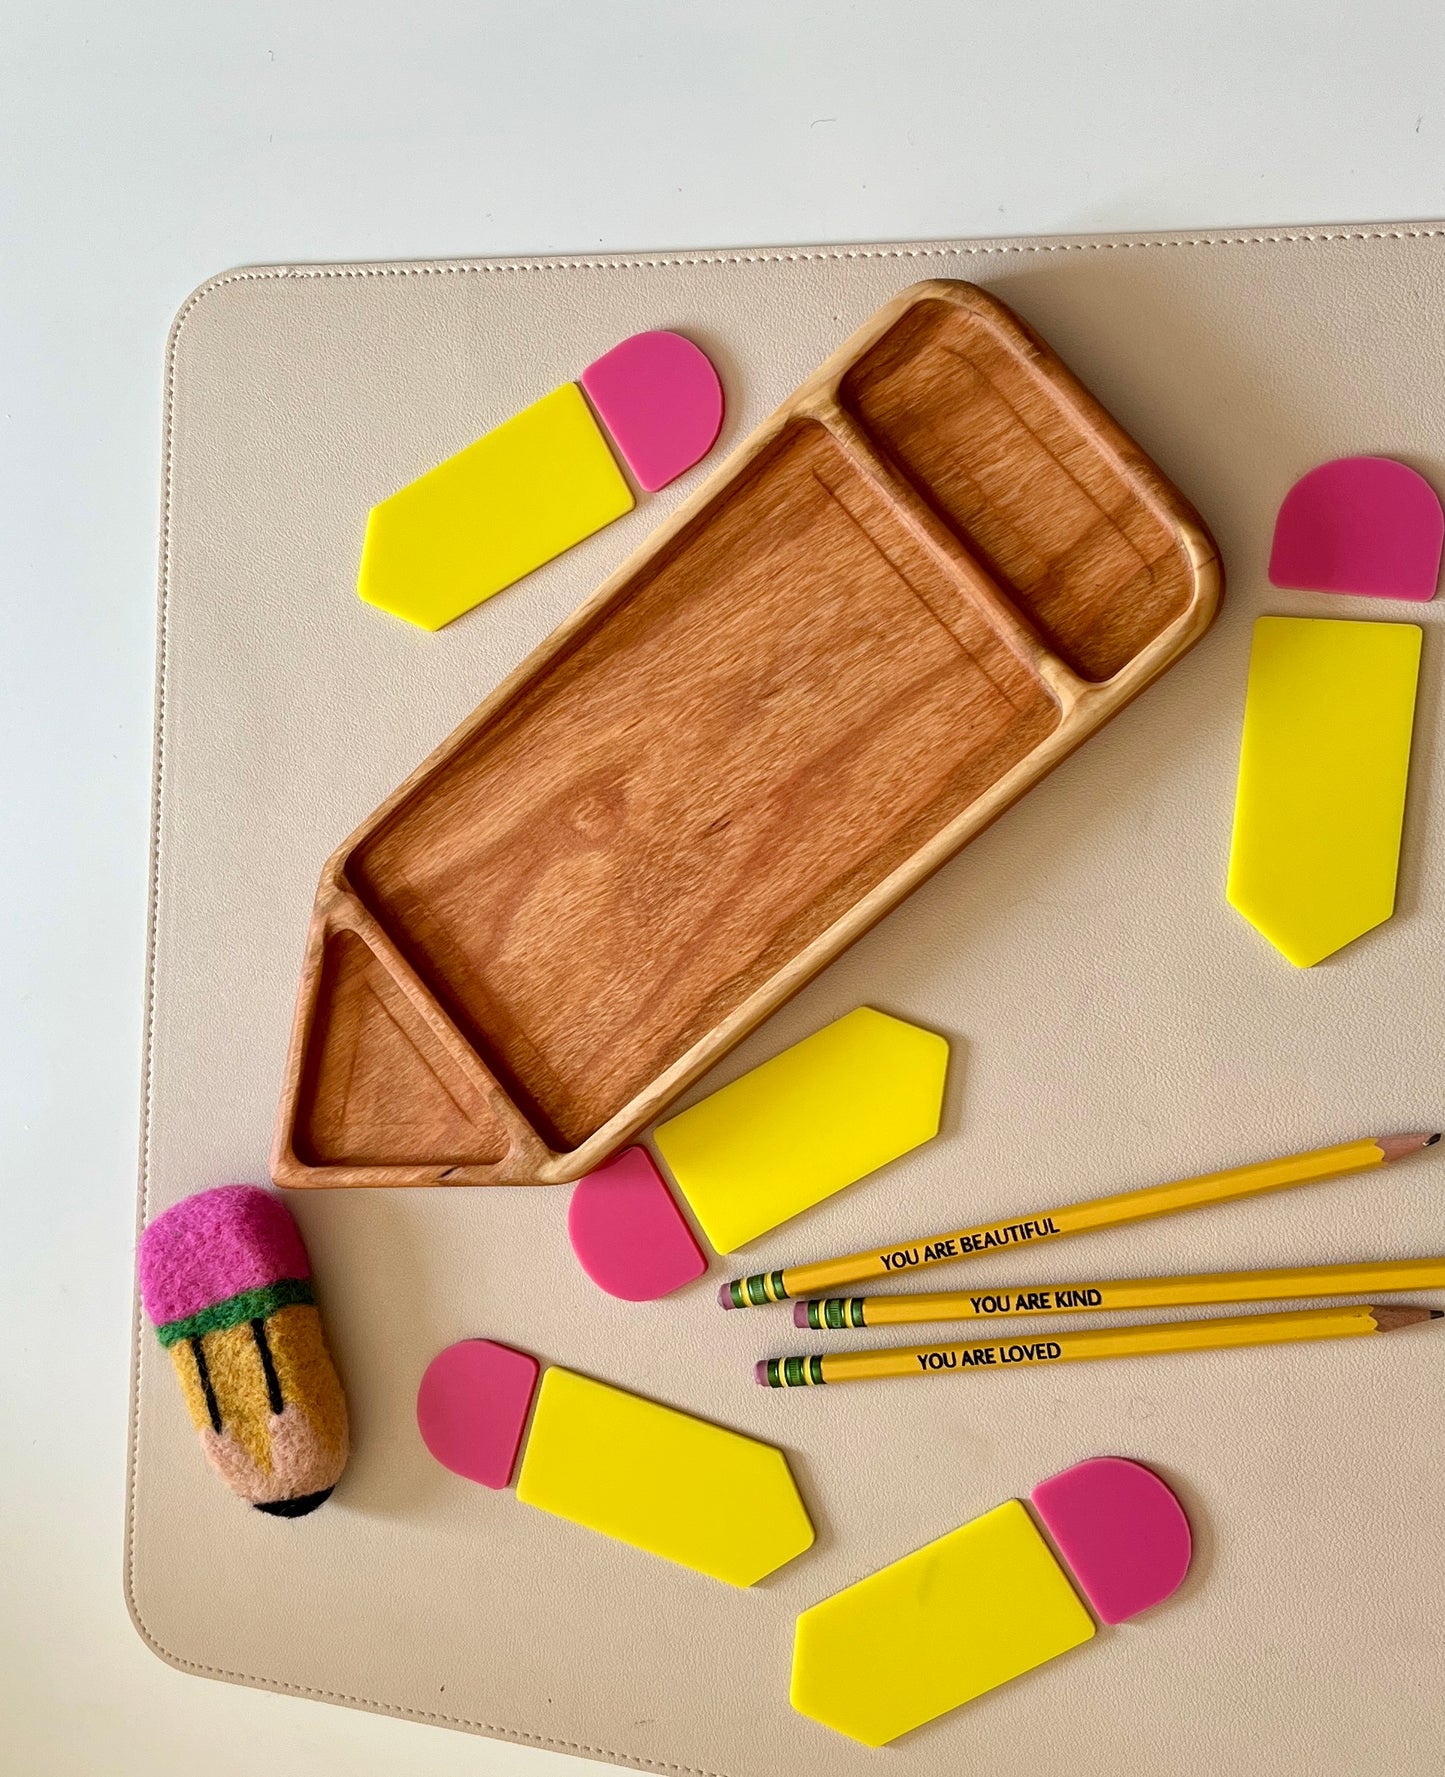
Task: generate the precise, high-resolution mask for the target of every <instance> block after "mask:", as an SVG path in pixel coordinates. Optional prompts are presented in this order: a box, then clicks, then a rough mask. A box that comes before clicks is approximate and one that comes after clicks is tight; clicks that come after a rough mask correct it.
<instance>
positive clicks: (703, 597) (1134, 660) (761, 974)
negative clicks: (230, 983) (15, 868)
mask: <svg viewBox="0 0 1445 1777" xmlns="http://www.w3.org/2000/svg"><path fill="white" fill-rule="evenodd" d="M1218 594H1219V568H1218V560H1217V556H1216V553H1215V551H1214V548H1213V545H1212V543H1211V542H1210V540H1209V538H1208V536H1207V535H1206V533H1205V532H1204V530H1203V528H1202V526H1201V525H1200V524H1199V522H1198V520H1197V518H1196V517H1195V516H1194V514H1193V513H1192V511H1191V509H1190V508H1189V507H1188V506H1187V505H1186V504H1185V503H1184V502H1183V500H1182V499H1181V498H1180V496H1179V495H1178V494H1177V493H1175V492H1174V490H1173V489H1172V488H1170V487H1169V485H1168V484H1167V483H1166V482H1165V481H1164V480H1163V478H1162V477H1161V476H1160V475H1159V473H1158V471H1157V470H1155V469H1154V468H1153V466H1152V465H1151V464H1149V463H1148V461H1147V460H1146V459H1145V458H1144V457H1143V456H1142V454H1141V453H1139V452H1138V450H1137V449H1136V448H1135V447H1134V446H1133V445H1132V444H1131V443H1130V442H1129V440H1128V439H1127V438H1126V437H1125V436H1124V435H1123V434H1122V433H1121V432H1120V431H1119V429H1118V427H1117V426H1115V425H1114V423H1113V422H1112V421H1111V420H1110V419H1109V418H1108V416H1107V415H1106V414H1104V413H1103V411H1102V410H1101V409H1100V408H1099V407H1098V405H1097V404H1096V403H1095V402H1094V401H1093V400H1092V398H1091V397H1090V396H1088V395H1087V393H1086V392H1085V391H1084V390H1083V389H1082V388H1081V387H1080V386H1079V385H1078V384H1077V383H1076V382H1075V381H1074V379H1073V378H1072V377H1071V376H1070V374H1069V373H1068V372H1067V371H1066V370H1065V369H1064V368H1063V366H1062V365H1061V364H1060V363H1059V362H1058V360H1057V359H1055V358H1054V357H1053V355H1052V354H1051V353H1050V352H1049V351H1048V348H1047V347H1046V346H1044V345H1043V344H1042V342H1041V341H1039V340H1038V339H1037V338H1036V337H1035V336H1033V335H1032V334H1031V333H1029V331H1028V330H1027V329H1026V328H1025V327H1024V326H1023V324H1022V323H1021V322H1020V321H1018V319H1017V318H1016V317H1015V316H1013V315H1012V314H1011V313H1010V311H1009V310H1007V309H1006V308H1004V307H1003V305H1002V304H1000V303H998V302H997V301H996V300H995V299H993V298H991V297H989V296H987V295H985V294H984V293H983V292H982V291H980V290H977V289H975V288H974V287H973V286H970V285H967V284H958V283H945V282H939V281H935V282H931V283H928V284H923V285H918V286H915V287H914V288H913V289H912V290H909V291H905V292H904V293H903V295H901V296H900V297H898V298H897V299H896V300H895V301H894V302H893V303H891V304H889V305H888V306H887V307H886V308H885V309H883V310H882V311H880V313H879V314H878V315H876V316H875V317H874V318H873V320H872V321H871V322H870V323H869V324H868V325H867V326H866V327H865V328H864V329H863V330H862V331H861V332H860V333H859V334H858V335H856V336H855V337H854V338H853V339H852V340H850V341H849V342H848V343H847V344H846V345H845V346H844V347H843V348H842V350H841V351H840V352H839V353H838V354H837V355H836V356H835V357H834V358H833V359H831V360H830V361H829V362H828V363H827V364H825V365H824V366H823V368H822V369H821V370H820V371H819V372H818V373H817V374H816V375H815V376H814V377H813V378H812V379H811V380H810V381H809V382H808V383H807V384H805V385H804V386H803V388H802V389H800V390H799V391H798V392H797V394H795V395H794V396H793V398H792V399H791V400H790V401H788V402H787V403H786V404H785V405H784V406H783V408H781V409H780V410H779V411H778V413H776V414H775V415H773V417H772V418H771V419H770V420H769V421H767V422H765V424H764V425H763V426H762V427H760V428H759V429H758V431H756V432H755V433H754V434H753V435H752V437H751V438H749V439H748V440H747V441H746V442H745V443H744V444H743V445H742V446H741V447H740V448H739V449H738V450H737V451H736V452H735V453H734V454H733V456H732V457H731V458H730V459H729V460H728V462H726V463H725V464H724V465H723V466H722V468H721V469H720V470H718V471H717V473H716V474H715V475H714V476H713V477H712V478H711V479H710V480H709V481H708V482H707V483H706V484H705V485H704V487H703V488H702V489H700V490H699V492H698V493H697V494H696V495H695V496H694V497H693V499H692V500H691V501H690V502H689V503H688V504H687V505H686V506H684V507H683V508H682V509H681V510H680V511H679V512H678V513H677V514H676V515H675V516H674V518H673V519H672V520H671V521H670V522H669V523H668V524H667V525H665V526H664V527H663V528H662V529H661V530H660V531H659V532H657V533H656V534H655V535H654V537H653V538H652V539H650V540H649V542H648V543H647V544H646V545H645V546H644V547H643V548H642V549H641V550H640V551H639V552H638V553H637V554H636V555H635V556H634V557H633V558H632V559H631V560H630V561H629V562H627V563H625V564H624V565H623V567H622V568H621V569H619V571H618V572H617V574H615V575H614V576H613V577H612V578H611V580H609V581H608V582H607V584H606V585H605V586H604V587H603V588H602V589H601V591H600V592H599V593H598V594H597V595H596V596H595V597H594V598H593V599H592V600H591V601H590V602H589V603H588V604H587V605H585V606H584V607H583V608H582V609H581V610H580V611H579V612H577V613H576V614H575V615H574V616H573V617H572V618H571V619H570V620H569V621H568V622H567V623H565V624H564V625H563V626H562V627H561V628H560V629H559V630H558V631H556V632H555V633H554V635H553V636H552V637H550V638H549V639H548V641H547V642H545V643H544V644H543V645H542V647H541V648H540V649H538V650H537V652H536V653H535V654H534V655H533V656H532V658H531V659H530V660H529V661H527V662H525V663H524V664H523V665H522V667H521V668H519V669H518V671H517V672H516V673H515V674H514V675H513V676H512V677H511V679H509V680H508V681H507V682H506V683H505V684H503V685H502V686H501V687H500V688H499V689H498V690H497V692H496V693H495V694H494V695H493V696H492V697H491V698H490V699H488V700H487V702H486V703H484V704H483V705H482V706H481V708H480V709H479V710H478V711H477V712H476V714H475V715H474V716H473V717H471V718H470V719H469V721H467V722H466V723H464V724H463V725H462V727H461V728H460V729H458V730H457V732H456V733H455V734H454V735H453V736H452V737H451V738H450V739H449V740H448V741H446V742H445V743H444V744H443V745H442V747H441V748H439V749H438V751H437V752H436V753H434V754H433V755H432V757H431V758H430V759H429V760H428V761H426V763H425V764H424V765H423V766H422V767H421V768H420V769H419V770H418V771H417V772H416V773H415V774H414V775H413V776H412V778H410V779H409V780H408V781H407V783H405V784H403V785H402V786H401V788H400V789H399V790H398V791H397V792H396V793H395V794H394V795H393V796H392V797H391V798H389V799H388V801H387V802H386V803H385V804H383V806H382V807H381V808H380V809H379V810H377V812H376V814H375V815H373V816H372V817H371V819H370V820H368V821H367V822H366V823H365V824H364V825H363V826H362V827H361V829H359V831H358V832H357V833H355V834H354V835H353V836H352V837H351V839H349V840H348V841H347V842H346V844H345V845H343V847H342V848H341V849H340V851H338V852H337V853H336V854H335V855H334V856H333V858H332V859H331V860H330V861H329V862H328V864H327V866H326V869H325V871H324V872H323V876H322V881H321V887H320V890H319V893H318V897H317V903H316V909H315V912H314V914H313V918H312V925H311V933H310V938H309V942H308V948H307V956H306V962H305V965H304V968H303V975H302V982H301V990H300V995H299V999H298V1007H297V1018H296V1026H295V1031H294V1034H293V1040H292V1048H291V1054H290V1058H289V1063H288V1068H287V1076H286V1084H285V1090H284V1092H283V1097H282V1102H281V1106H280V1111H279V1116H278V1126H277V1136H276V1145H275V1150H274V1153H273V1172H274V1175H275V1177H276V1179H277V1182H278V1183H280V1184H283V1185H363V1184H364V1185H372V1184H378V1185H379V1184H431V1183H437V1182H455V1183H529V1182H536V1183H548V1182H555V1181H558V1180H563V1179H570V1178H575V1177H578V1176H580V1174H582V1173H583V1172H586V1171H588V1170H590V1169H591V1168H592V1167H594V1166H596V1165H598V1164H600V1163H601V1161H602V1160H603V1159H604V1158H606V1156H607V1155H608V1154H610V1153H612V1152H614V1151H615V1150H616V1149H617V1148H618V1147H619V1146H621V1145H622V1144H623V1143H624V1142H625V1141H627V1140H628V1139H630V1137H631V1136H632V1135H633V1134H635V1133H636V1131H637V1130H638V1129H639V1128H640V1127H641V1126H642V1125H643V1124H644V1123H646V1122H648V1121H650V1120H651V1119H652V1118H653V1117H654V1116H656V1115H657V1114H658V1113H659V1112H660V1111H661V1110H662V1109H663V1107H664V1106H665V1105H666V1104H667V1103H668V1102H670V1100H671V1099H672V1098H674V1097H675V1096H676V1095H677V1094H678V1093H680V1092H681V1091H682V1090H683V1089H684V1088H685V1087H686V1086H687V1085H688V1084H689V1083H690V1082H691V1081H692V1080H693V1079H695V1078H697V1076H698V1075H699V1074H700V1073H702V1072H703V1071H704V1070H705V1069H706V1068H707V1067H708V1066H709V1065H711V1063H712V1062H714V1061H715V1060H717V1058H718V1057H719V1056H720V1055H722V1054H723V1053H724V1052H725V1051H726V1050H727V1049H728V1048H730V1047H731V1046H732V1045H733V1044H734V1043H736V1042H737V1041H739V1040H740V1039H741V1037H742V1036H743V1035H745V1034H746V1032H747V1031H748V1030H750V1029H752V1028H753V1026H754V1025H756V1024H757V1023H758V1022H759V1021H760V1020H761V1019H762V1018H764V1017H765V1016H766V1015H767V1014H768V1013H769V1012H770V1011H772V1010H773V1009H774V1008H775V1007H776V1006H777V1005H778V1004H780V1003H781V1001H782V1000H784V999H785V998H787V997H788V995H790V994H791V993H793V992H794V991H796V990H797V988H799V987H800V986H801V985H802V984H803V983H804V982H805V981H806V980H808V979H809V978H810V977H811V976H812V975H813V974H815V973H816V972H817V971H818V970H819V969H820V968H822V967H823V966H824V965H825V964H826V963H827V962H828V961H829V960H831V958H832V957H833V956H835V955H836V954H837V953H838V952H839V951H840V950H841V949H843V948H844V947H845V946H846V945H847V944H848V943H850V942H851V941H852V940H853V939H854V938H856V937H857V936H858V935H859V934H860V933H861V932H863V931H864V930H866V929H867V927H868V926H869V925H871V924H872V923H873V922H874V921H875V920H876V919H878V918H879V917H881V916H882V914H883V913H885V912H887V911H888V910H889V909H890V908H891V907H893V906H894V905H896V903H897V902H898V901H899V900H900V899H902V897H903V896H904V895H905V894H907V893H908V891H909V890H910V889H911V888H913V887H915V886H916V885H917V884H918V883H919V882H920V881H922V880H923V878H924V877H925V876H927V875H928V874H929V873H930V872H931V871H932V870H934V869H936V868H937V867H938V865H939V864H940V863H942V862H943V861H944V860H945V859H946V858H947V857H949V856H951V855H952V854H953V853H954V852H955V851H957V850H958V848H959V847H960V846H961V845H963V844H965V843H966V842H967V840H968V839H970V838H971V837H972V836H973V835H974V834H975V833H976V832H978V831H979V830H980V829H981V828H982V827H983V826H985V825H986V824H987V823H988V822H989V821H990V820H992V819H993V818H994V817H995V816H996V815H997V814H999V813H1000V812H1002V810H1003V809H1004V808H1005V807H1007V806H1008V804H1009V803H1011V802H1012V801H1014V800H1015V799H1016V798H1017V797H1018V796H1019V795H1021V794H1022V793H1023V791H1024V790H1026V789H1027V788H1029V787H1030V786H1031V785H1032V784H1033V783H1034V782H1036V781H1037V780H1038V778H1039V777H1041V776H1042V775H1043V774H1044V773H1045V772H1046V771H1047V770H1048V769H1050V768H1051V767H1052V766H1053V765H1054V764H1056V763H1057V762H1058V761H1059V759H1061V758H1063V757H1064V756H1065V755H1066V754H1067V753H1068V752H1070V751H1071V750H1072V749H1073V748H1074V747H1075V746H1077V745H1078V744H1079V743H1080V741H1082V740H1083V739H1084V738H1085V737H1086V736H1087V735H1088V734H1090V733H1092V732H1093V731H1094V729H1096V728H1097V727H1098V726H1099V725H1100V724H1101V723H1102V722H1103V721H1105V720H1106V719H1107V718H1108V716H1110V715H1112V714H1113V713H1114V712H1115V711H1116V710H1117V709H1118V708H1120V707H1121V706H1122V704H1123V703H1125V702H1126V701H1127V700H1128V699H1129V698H1130V697H1132V696H1134V695H1135V694H1136V693H1137V692H1138V691H1139V690H1141V689H1142V688H1143V686H1144V685H1145V684H1147V683H1148V682H1149V680H1150V679H1152V678H1153V677H1155V676H1156V675H1157V674H1158V673H1159V672H1160V671H1162V670H1163V669H1164V667H1166V666H1167V665H1168V664H1170V662H1171V661H1172V660H1173V659H1175V658H1176V657H1177V656H1178V655H1179V654H1180V653H1182V652H1183V651H1184V649H1185V648H1187V647H1188V646H1189V645H1190V644H1191V643H1192V642H1193V641H1194V640H1195V639H1196V638H1197V637H1198V635H1199V634H1201V633H1202V631H1203V629H1204V628H1205V627H1206V626H1207V624H1208V622H1209V620H1210V618H1211V617H1212V615H1213V612H1214V608H1215V605H1216V603H1217V599H1218Z"/></svg>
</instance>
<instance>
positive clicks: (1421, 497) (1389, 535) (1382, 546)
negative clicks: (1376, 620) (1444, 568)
mask: <svg viewBox="0 0 1445 1777" xmlns="http://www.w3.org/2000/svg"><path fill="white" fill-rule="evenodd" d="M1442 543H1445V512H1442V511H1441V509H1440V501H1439V498H1438V497H1437V495H1436V493H1435V490H1434V488H1432V487H1431V485H1430V483H1429V482H1428V481H1426V479H1425V478H1424V476H1423V475H1417V474H1416V473H1415V471H1414V470H1413V469H1411V468H1410V467H1409V466H1408V465H1407V464H1405V463H1397V462H1395V461H1394V460H1393V459H1392V458H1390V457H1336V458H1335V460H1334V461H1333V462H1330V463H1321V464H1320V466H1319V467H1318V468H1317V469H1311V470H1310V472H1309V474H1308V475H1302V476H1301V477H1300V479H1299V480H1298V481H1297V482H1296V483H1295V484H1294V486H1293V487H1292V488H1291V489H1290V490H1289V492H1288V493H1287V494H1286V495H1285V497H1284V502H1283V504H1282V505H1281V506H1280V509H1279V517H1278V518H1277V519H1276V520H1275V524H1274V547H1273V548H1272V549H1271V551H1270V556H1269V577H1270V580H1271V581H1272V583H1273V584H1274V585H1275V586H1289V587H1296V588H1299V589H1300V590H1302V591H1305V592H1348V593H1361V594H1363V595H1364V596H1365V597H1367V598H1386V599H1414V600H1417V601H1423V600H1425V599H1432V598H1434V596H1435V584H1436V582H1437V580H1438V579H1439V577H1440V550H1441V545H1442Z"/></svg>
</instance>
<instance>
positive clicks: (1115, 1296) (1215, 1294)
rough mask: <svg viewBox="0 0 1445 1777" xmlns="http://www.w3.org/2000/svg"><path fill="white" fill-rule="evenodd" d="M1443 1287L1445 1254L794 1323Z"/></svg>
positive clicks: (935, 1301) (829, 1324)
mask: <svg viewBox="0 0 1445 1777" xmlns="http://www.w3.org/2000/svg"><path fill="white" fill-rule="evenodd" d="M1442 1288H1445V1258H1434V1259H1366V1260H1365V1261H1364V1262H1363V1263H1361V1264H1357V1265H1304V1266H1292V1267H1290V1268H1289V1269H1287V1270H1281V1271H1205V1272H1200V1273H1198V1274H1197V1275H1195V1276H1191V1277H1117V1278H1109V1279H1105V1280H1103V1281H1101V1282H1098V1283H1048V1284H1009V1283H1004V1284H985V1285H984V1286H983V1287H982V1288H981V1289H975V1290H950V1291H947V1292H946V1293H940V1294H937V1295H898V1296H826V1297H824V1298H822V1299H821V1300H819V1299H818V1298H816V1297H815V1298H814V1299H812V1300H811V1301H806V1302H795V1303H794V1304H793V1324H794V1325H795V1326H800V1327H812V1328H814V1330H815V1331H820V1332H821V1331H823V1330H825V1329H826V1330H829V1331H834V1332H838V1331H842V1332H851V1331H852V1330H853V1329H854V1328H857V1327H898V1326H917V1325H919V1324H920V1323H921V1322H924V1321H940V1320H1000V1319H1004V1318H1007V1317H1010V1316H1014V1315H1023V1314H1079V1313H1083V1312H1087V1311H1089V1310H1091V1309H1101V1310H1102V1309H1110V1308H1194V1307H1198V1306H1200V1305H1201V1304H1203V1303H1206V1302H1282V1301H1285V1300H1287V1299H1288V1298H1289V1297H1290V1296H1372V1295H1375V1294H1376V1293H1377V1292H1381V1291H1388V1290H1430V1289H1442Z"/></svg>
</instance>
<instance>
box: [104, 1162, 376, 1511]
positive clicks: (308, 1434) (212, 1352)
mask: <svg viewBox="0 0 1445 1777" xmlns="http://www.w3.org/2000/svg"><path fill="white" fill-rule="evenodd" d="M139 1269H140V1289H141V1299H142V1301H143V1302H144V1303H145V1310H146V1313H147V1314H148V1315H149V1316H150V1318H151V1320H152V1322H153V1323H154V1325H155V1329H156V1333H157V1334H158V1336H159V1338H160V1342H161V1344H162V1345H163V1346H164V1347H165V1348H166V1350H167V1351H169V1353H170V1355H171V1362H172V1363H173V1364H174V1365H175V1370H176V1374H177V1376H179V1377H180V1382H181V1392H182V1393H183V1394H184V1396H185V1399H186V1406H187V1407H188V1408H189V1409H190V1415H191V1419H192V1422H193V1423H194V1425H195V1427H196V1430H197V1431H198V1432H199V1433H200V1438H201V1447H202V1448H203V1449H204V1450H205V1452H206V1456H207V1458H208V1459H209V1461H210V1463H211V1466H212V1467H213V1468H214V1469H215V1470H216V1471H217V1473H218V1474H219V1475H220V1476H221V1478H222V1480H223V1481H225V1483H226V1485H227V1486H228V1487H229V1488H230V1489H231V1491H232V1492H233V1493H239V1494H240V1496H241V1498H242V1499H245V1500H249V1501H250V1503H251V1504H252V1505H253V1506H255V1507H256V1509H257V1510H258V1511H261V1512H269V1513H271V1514H272V1515H273V1516H275V1517H278V1518H300V1517H304V1516H305V1514H306V1513H307V1512H313V1511H315V1509H316V1508H317V1506H319V1505H320V1504H321V1503H322V1501H323V1500H325V1499H327V1498H328V1497H329V1496H330V1493H331V1490H332V1488H333V1487H334V1486H335V1485H336V1482H337V1480H338V1479H339V1477H340V1475H341V1471H342V1469H344V1468H345V1467H346V1458H347V1454H348V1451H349V1447H350V1446H349V1440H348V1434H347V1423H346V1400H345V1397H344V1396H343V1394H342V1392H341V1384H340V1382H339V1381H338V1380H337V1376H336V1371H335V1369H334V1367H333V1366H332V1362H331V1354H330V1352H329V1351H328V1350H327V1349H326V1339H325V1336H324V1334H323V1333H322V1330H321V1317H320V1315H319V1314H318V1313H317V1311H316V1298H315V1295H314V1293H313V1291H312V1287H311V1264H310V1261H309V1260H308V1258H307V1256H306V1247H305V1244H304V1243H303V1241H302V1239H301V1231H300V1229H298V1228H297V1226H296V1223H295V1221H294V1220H293V1219H292V1216H291V1212H290V1210H289V1209H287V1207H286V1205H285V1204H284V1203H282V1202H281V1200H280V1198H278V1197H276V1196H273V1195H272V1193H271V1192H270V1191H265V1190H262V1189H261V1187H260V1186H259V1185H221V1186H218V1187H217V1188H216V1189H215V1190H212V1191H201V1192H199V1193H198V1194H197V1195H196V1196H194V1197H187V1198H185V1199H184V1200H183V1201H182V1202H180V1203H177V1204H175V1205H174V1206H173V1207H172V1208H170V1209H168V1210H166V1211H165V1213H164V1214H163V1215H160V1216H158V1217H157V1218H156V1220H155V1221H154V1222H152V1223H151V1225H150V1226H149V1227H148V1228H147V1229H146V1231H145V1233H144V1234H143V1235H142V1236H141V1242H140V1254H139Z"/></svg>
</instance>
